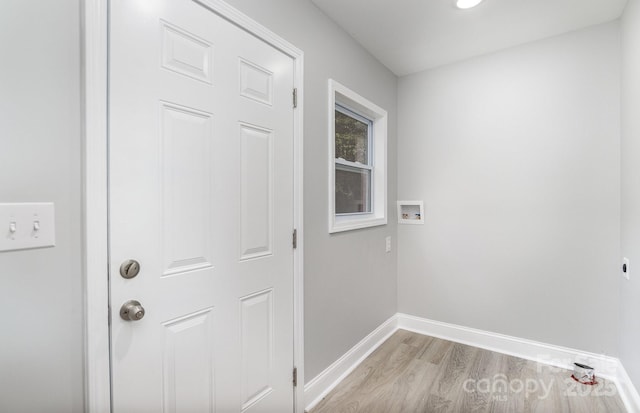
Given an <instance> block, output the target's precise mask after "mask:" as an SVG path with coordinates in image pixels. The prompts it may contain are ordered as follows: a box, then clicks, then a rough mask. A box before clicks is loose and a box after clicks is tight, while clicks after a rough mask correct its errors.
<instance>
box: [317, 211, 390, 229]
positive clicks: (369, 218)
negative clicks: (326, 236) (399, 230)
mask: <svg viewBox="0 0 640 413" xmlns="http://www.w3.org/2000/svg"><path fill="white" fill-rule="evenodd" d="M386 224H387V218H386V217H379V216H375V215H372V214H367V215H366V216H353V215H345V216H336V217H335V219H333V220H332V222H330V223H329V233H330V234H334V233H336V232H344V231H352V230H356V229H362V228H369V227H377V226H380V225H386Z"/></svg>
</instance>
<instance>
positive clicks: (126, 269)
mask: <svg viewBox="0 0 640 413" xmlns="http://www.w3.org/2000/svg"><path fill="white" fill-rule="evenodd" d="M139 272H140V263H139V262H138V261H136V260H126V261H125V262H123V263H122V265H120V275H122V278H126V279H129V278H133V277H135V276H136V275H138V273H139Z"/></svg>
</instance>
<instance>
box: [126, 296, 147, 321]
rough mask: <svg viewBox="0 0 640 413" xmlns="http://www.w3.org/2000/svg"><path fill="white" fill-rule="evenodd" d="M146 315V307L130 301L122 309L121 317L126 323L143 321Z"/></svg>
mask: <svg viewBox="0 0 640 413" xmlns="http://www.w3.org/2000/svg"><path fill="white" fill-rule="evenodd" d="M144 314H145V311H144V307H142V304H140V302H139V301H136V300H129V301H127V302H126V303H124V304H122V307H120V317H121V318H122V319H123V320H126V321H138V320H141V319H142V317H144Z"/></svg>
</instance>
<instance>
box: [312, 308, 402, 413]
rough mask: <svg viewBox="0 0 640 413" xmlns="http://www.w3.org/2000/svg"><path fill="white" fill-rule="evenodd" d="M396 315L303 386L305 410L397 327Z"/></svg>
mask: <svg viewBox="0 0 640 413" xmlns="http://www.w3.org/2000/svg"><path fill="white" fill-rule="evenodd" d="M397 324H398V323H397V319H396V316H395V315H394V316H392V317H391V318H389V319H388V320H387V321H385V322H384V323H382V324H381V325H380V326H379V327H378V328H376V329H375V330H373V331H372V332H371V333H369V335H368V336H366V337H365V338H363V339H362V340H361V341H360V342H359V343H358V344H356V345H355V346H353V347H352V348H351V349H350V350H349V351H347V352H346V353H345V354H344V355H343V356H342V357H340V358H339V359H338V360H336V361H335V362H334V363H333V364H331V365H330V366H329V367H327V368H326V369H325V370H324V371H323V372H322V373H320V374H318V375H317V376H316V377H315V378H313V379H312V380H310V381H309V382H308V383H306V384H305V386H304V400H305V406H306V410H307V411H308V410H311V409H312V408H313V407H315V406H316V405H317V404H318V403H320V401H322V399H323V398H324V397H325V396H326V395H327V394H328V393H329V392H330V391H331V390H333V389H334V388H335V387H336V386H337V385H338V383H340V382H341V381H342V380H344V379H345V377H347V376H348V375H349V373H351V372H352V371H353V370H354V369H355V368H356V367H358V365H359V364H360V363H362V362H363V361H364V359H366V358H367V357H368V356H369V355H370V354H371V353H373V351H374V350H375V349H377V348H378V347H380V345H382V343H384V342H385V341H386V340H387V339H388V338H389V337H390V336H391V335H392V334H393V333H395V332H396V330H397V329H398V327H397Z"/></svg>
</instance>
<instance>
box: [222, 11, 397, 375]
mask: <svg viewBox="0 0 640 413" xmlns="http://www.w3.org/2000/svg"><path fill="white" fill-rule="evenodd" d="M229 3H230V4H231V5H233V6H235V7H236V8H238V9H240V10H241V11H243V12H244V13H246V14H248V15H249V16H251V17H253V18H254V19H255V20H257V21H258V22H260V23H262V24H263V25H265V26H266V27H268V28H270V29H271V30H272V31H274V32H275V33H277V34H279V35H280V36H282V37H283V38H285V39H287V40H288V41H289V42H291V43H293V44H294V45H296V46H297V47H298V48H300V49H302V50H303V51H304V53H305V85H304V86H305V101H304V104H305V108H304V110H305V119H304V122H305V125H304V134H305V135H304V139H305V143H304V174H305V176H304V185H305V193H304V214H305V217H304V225H305V228H304V230H305V237H304V242H305V256H304V259H305V274H304V277H305V297H304V299H305V379H306V380H307V381H308V380H310V379H312V378H313V377H315V376H316V375H318V374H319V373H320V372H322V370H324V369H325V368H327V367H328V366H329V365H330V364H331V363H333V362H334V361H336V360H337V359H338V358H339V357H340V356H342V355H343V354H344V353H345V352H346V351H348V350H349V349H350V348H351V347H352V346H353V345H355V344H356V343H357V342H358V341H360V340H361V339H363V338H364V337H365V336H366V335H367V334H369V333H370V332H371V331H373V330H374V329H375V328H376V327H378V326H379V325H380V324H381V323H382V322H384V321H385V320H386V319H387V318H389V317H391V316H392V315H393V314H395V312H396V297H397V294H396V291H397V290H396V283H397V278H396V271H397V269H396V253H395V250H396V248H395V239H394V240H393V242H392V244H393V247H394V248H393V252H392V253H391V254H386V253H385V237H386V236H388V235H392V236H394V237H395V233H396V226H395V223H394V222H395V220H394V216H393V214H394V211H395V199H396V184H395V183H396V178H397V176H396V77H395V76H394V75H393V74H392V73H391V72H390V71H389V70H387V69H386V68H384V67H383V66H382V65H381V64H380V63H378V62H377V61H376V60H375V59H374V58H373V57H371V55H369V54H368V53H367V52H365V51H364V50H363V49H362V48H361V47H360V46H359V45H358V44H357V43H356V42H355V41H354V40H353V39H351V38H350V37H349V36H348V35H347V34H346V33H345V32H343V31H342V30H340V29H339V28H338V27H337V26H336V25H335V24H334V23H333V22H332V21H330V20H329V19H328V18H327V17H326V16H325V15H324V14H323V13H322V12H321V11H319V10H318V9H317V8H316V7H315V6H314V5H313V4H312V3H311V2H310V1H309V0H270V1H255V0H230V1H229ZM329 78H333V79H335V80H337V81H338V82H340V83H342V84H343V85H345V86H347V87H349V88H350V89H352V90H354V91H355V92H357V93H359V94H360V95H362V96H364V97H365V98H367V99H369V100H371V101H372V102H374V103H375V104H377V105H378V106H380V107H382V108H384V109H386V110H387V111H388V113H389V134H388V138H389V139H388V140H389V152H388V169H389V171H388V182H389V187H388V201H389V214H390V216H389V224H387V225H385V226H381V227H376V228H370V229H365V230H357V231H348V232H345V233H340V234H334V235H329V234H328V231H327V228H328V223H327V203H328V200H327V197H328V193H327V191H328V189H327V185H328V184H327V174H328V171H327V165H328V158H327V156H328V149H327V146H328V143H327V139H328V138H327V133H328V132H327V124H328V120H327V116H328V114H327V105H328V103H327V95H328V89H327V88H328V84H327V82H328V79H329Z"/></svg>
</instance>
